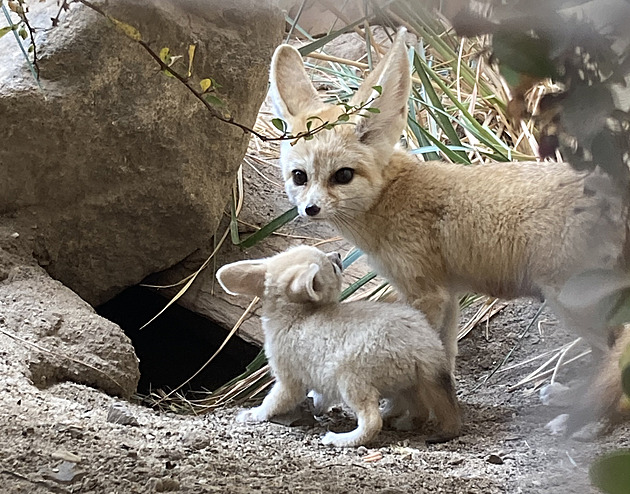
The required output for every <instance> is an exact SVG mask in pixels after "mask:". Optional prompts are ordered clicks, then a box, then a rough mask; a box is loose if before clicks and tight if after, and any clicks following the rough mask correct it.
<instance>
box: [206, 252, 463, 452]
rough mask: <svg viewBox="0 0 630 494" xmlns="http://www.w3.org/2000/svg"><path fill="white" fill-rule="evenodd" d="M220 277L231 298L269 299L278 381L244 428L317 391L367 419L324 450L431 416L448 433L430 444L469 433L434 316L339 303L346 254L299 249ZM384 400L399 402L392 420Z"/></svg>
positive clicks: (329, 440)
mask: <svg viewBox="0 0 630 494" xmlns="http://www.w3.org/2000/svg"><path fill="white" fill-rule="evenodd" d="M217 279H218V280H219V283H220V284H221V286H222V287H223V288H224V289H225V290H226V291H227V292H228V293H232V294H245V295H252V296H253V295H256V296H259V297H261V299H262V302H263V306H262V313H263V319H262V321H263V329H264V333H265V354H266V356H267V358H268V360H269V365H270V366H271V369H272V371H273V373H274V375H275V377H276V382H275V384H274V386H273V388H272V389H271V391H270V392H269V394H268V395H267V396H266V397H265V399H264V401H263V403H262V405H260V406H258V407H256V408H252V409H249V410H245V411H243V412H242V413H241V414H240V415H239V417H238V418H239V420H242V421H253V422H261V421H266V420H269V418H271V417H272V416H274V415H277V414H280V413H283V412H287V411H290V410H292V409H293V408H294V407H295V406H296V405H298V404H299V403H300V402H302V401H303V400H304V398H305V397H306V393H307V392H308V391H311V390H313V391H315V392H316V393H318V395H319V396H320V397H322V398H323V400H324V401H325V402H327V403H335V402H345V403H346V404H347V405H348V406H349V407H350V408H351V409H352V410H353V411H354V412H355V413H356V415H357V421H358V426H357V428H356V429H355V430H353V431H351V432H347V433H341V434H338V433H333V432H328V433H327V434H326V435H325V436H324V438H323V443H324V444H332V445H335V446H358V445H361V444H365V443H367V442H368V441H370V440H371V439H372V438H373V437H374V436H375V435H376V434H377V433H378V432H379V430H380V429H381V427H382V422H383V418H384V419H386V420H389V421H391V422H392V424H393V425H394V426H402V428H407V425H408V424H413V425H418V423H419V422H424V421H425V420H426V419H427V418H428V415H429V411H430V410H432V411H433V413H434V415H435V417H436V419H437V423H438V427H439V429H440V433H439V434H438V435H437V436H435V437H433V438H430V439H429V441H433V442H436V441H445V440H448V439H451V438H453V437H455V436H457V435H458V434H459V429H460V415H459V409H458V405H457V402H456V397H455V393H454V387H453V383H452V379H451V376H450V372H449V366H448V362H447V359H446V356H445V354H444V349H443V347H442V344H441V343H440V341H439V339H438V338H437V337H436V335H435V333H434V331H433V330H432V329H431V328H430V326H429V325H428V324H427V322H426V320H425V318H424V316H423V315H422V314H421V313H420V312H418V311H417V310H415V309H412V308H411V307H408V306H406V305H403V304H385V303H378V302H370V301H357V302H351V303H344V304H341V303H339V302H338V298H339V295H340V288H341V261H340V257H339V255H338V254H336V255H330V254H329V255H326V254H324V253H323V252H321V251H320V250H318V249H316V248H314V247H307V246H300V247H295V248H293V249H290V250H288V251H286V252H283V253H280V254H278V255H276V256H274V257H271V258H268V259H261V260H257V261H241V262H236V263H233V264H229V265H226V266H223V267H222V268H221V269H219V271H218V272H217ZM380 398H386V399H388V400H389V401H390V406H389V407H388V409H387V410H386V411H385V412H384V417H381V414H380V412H379V399H380Z"/></svg>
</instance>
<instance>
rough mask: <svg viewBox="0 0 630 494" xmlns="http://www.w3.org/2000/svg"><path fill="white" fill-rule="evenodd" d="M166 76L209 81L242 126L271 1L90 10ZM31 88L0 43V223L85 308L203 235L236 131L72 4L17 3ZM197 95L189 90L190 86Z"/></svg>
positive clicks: (236, 159) (227, 176) (275, 34)
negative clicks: (24, 24) (163, 63)
mask: <svg viewBox="0 0 630 494" xmlns="http://www.w3.org/2000/svg"><path fill="white" fill-rule="evenodd" d="M95 4H96V5H98V6H99V7H101V8H103V9H105V11H106V12H107V13H108V14H109V15H111V16H112V17H114V18H116V19H118V20H120V21H122V22H125V23H126V24H128V25H130V26H133V27H134V28H136V29H137V30H138V31H139V32H140V34H141V36H142V39H143V40H145V41H146V42H147V43H148V44H149V46H150V47H151V48H152V49H153V50H154V51H155V52H159V51H160V50H161V49H162V48H163V47H168V48H169V49H170V51H171V54H172V55H174V56H176V55H182V56H183V57H182V58H181V59H179V60H178V61H176V62H175V65H173V68H174V69H176V70H177V71H178V72H180V73H184V74H185V73H186V72H187V69H188V55H187V54H188V48H189V45H191V44H192V45H195V46H196V50H195V55H194V63H193V76H192V78H191V81H192V83H193V84H195V85H197V84H198V81H199V80H200V79H201V78H205V77H212V78H214V79H215V80H216V81H217V83H219V84H220V85H221V86H222V87H221V88H220V89H218V91H219V92H218V95H219V96H220V97H221V98H222V99H223V100H224V101H225V103H226V109H227V110H229V112H230V114H231V116H233V117H234V119H235V120H236V121H238V122H241V123H243V124H245V125H248V126H251V125H253V123H254V121H255V118H256V114H257V111H258V107H259V106H260V104H261V102H262V100H263V98H264V94H265V91H266V87H267V74H268V67H269V61H270V59H271V55H272V52H273V49H274V48H275V46H276V45H277V44H278V43H279V42H280V41H281V36H282V28H283V19H282V16H281V14H280V12H279V10H278V9H277V8H276V7H275V6H274V2H273V1H271V0H270V1H265V2H260V1H258V0H233V1H231V2H229V3H225V2H222V1H220V0H207V1H205V0H204V1H202V0H185V1H178V2H171V1H167V0H150V1H149V0H113V1H109V2H98V1H96V2H95ZM28 5H29V6H30V13H29V17H30V20H31V24H32V25H33V26H35V27H37V28H38V29H37V31H36V43H37V46H38V53H39V67H40V69H41V84H42V86H43V91H40V90H39V89H37V87H36V85H35V83H34V80H33V78H32V76H31V75H30V72H29V71H28V68H27V67H26V65H25V62H24V60H23V59H22V55H21V54H20V52H19V50H18V49H17V47H16V45H15V40H14V39H13V38H12V36H4V37H2V38H0V67H2V70H1V71H0V114H1V115H2V120H1V121H0V134H1V135H3V136H4V141H3V142H4V144H3V146H2V147H1V148H0V177H2V180H0V215H5V216H11V217H12V219H13V220H14V224H15V228H16V231H18V232H19V233H20V235H21V237H22V238H23V239H25V240H27V241H29V242H30V244H31V248H32V250H33V252H34V254H35V256H36V258H37V259H38V261H39V263H40V264H41V265H42V266H45V267H46V269H47V271H48V272H49V273H50V274H51V275H52V276H53V277H54V278H56V279H58V280H60V281H62V282H63V283H64V284H65V285H66V286H68V287H70V288H71V289H73V290H74V291H75V292H77V293H78V294H79V295H80V296H81V297H82V298H84V299H85V300H87V301H88V302H90V303H91V304H92V305H97V304H99V303H102V302H104V301H106V300H108V299H109V298H111V297H112V296H113V295H115V294H116V293H118V292H119V291H121V290H122V289H123V288H125V287H127V286H129V285H133V284H136V283H138V282H139V281H140V280H142V279H143V278H144V277H145V276H147V275H148V274H150V273H152V272H155V271H159V270H162V269H165V268H167V267H169V266H171V265H173V264H176V263H177V262H179V261H181V260H182V259H184V258H185V257H186V256H187V255H189V254H190V253H191V252H194V251H195V250H196V249H197V248H198V247H199V246H200V245H201V244H203V243H204V241H206V240H207V239H208V238H210V237H211V236H212V235H213V234H214V231H215V229H216V227H217V224H218V222H219V220H220V217H221V215H222V213H223V209H224V207H225V204H226V202H227V199H228V197H229V194H230V191H231V184H232V181H233V179H234V173H235V171H236V169H237V167H238V166H239V164H240V161H241V159H242V157H243V155H244V153H245V151H246V148H247V143H248V139H249V136H248V135H246V134H244V133H243V131H241V130H240V129H237V128H236V127H233V126H230V125H227V124H224V123H221V122H219V121H218V120H216V119H213V118H212V117H211V116H210V112H208V110H207V109H206V108H204V107H203V106H202V105H201V104H200V102H199V101H198V100H196V99H195V98H194V97H193V96H192V95H191V93H190V92H189V91H188V90H187V89H186V88H185V87H183V85H181V84H180V83H179V82H177V81H176V80H175V79H173V78H169V77H166V76H165V75H164V74H161V73H160V71H159V67H158V65H157V64H156V62H155V61H154V60H153V59H152V58H151V57H150V56H149V55H148V53H147V52H146V51H145V50H144V49H143V48H142V47H141V46H140V45H139V44H137V43H135V42H134V41H132V40H130V39H129V38H128V37H126V36H125V35H124V34H123V33H122V32H121V30H119V29H116V27H114V25H113V24H112V23H111V22H109V21H107V20H106V19H105V18H104V17H103V16H101V15H99V14H97V13H96V12H94V11H92V10H90V9H89V8H87V7H86V6H84V5H82V4H78V3H70V8H69V10H68V11H66V12H62V13H61V16H60V20H59V25H58V26H57V27H54V28H53V27H51V20H50V18H51V17H55V16H56V14H57V11H58V9H59V7H58V5H57V2H54V1H50V0H49V1H47V2H44V3H39V2H29V4H28ZM197 87H199V86H197Z"/></svg>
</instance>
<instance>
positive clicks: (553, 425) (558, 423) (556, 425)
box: [545, 413, 569, 436]
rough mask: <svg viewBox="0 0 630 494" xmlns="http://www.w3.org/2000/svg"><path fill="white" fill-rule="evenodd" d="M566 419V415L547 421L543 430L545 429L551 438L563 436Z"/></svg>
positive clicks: (565, 428) (567, 416) (567, 415)
mask: <svg viewBox="0 0 630 494" xmlns="http://www.w3.org/2000/svg"><path fill="white" fill-rule="evenodd" d="M568 418H569V414H568V413H563V414H560V415H558V416H557V417H556V418H555V419H553V420H551V421H549V422H548V423H547V425H545V429H547V430H548V431H549V432H550V433H551V435H552V436H557V435H560V434H564V433H565V432H566V430H567V420H568Z"/></svg>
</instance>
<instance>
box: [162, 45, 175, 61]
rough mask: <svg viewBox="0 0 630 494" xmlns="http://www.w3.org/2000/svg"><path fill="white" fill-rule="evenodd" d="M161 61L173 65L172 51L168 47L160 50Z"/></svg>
mask: <svg viewBox="0 0 630 494" xmlns="http://www.w3.org/2000/svg"><path fill="white" fill-rule="evenodd" d="M160 60H162V62H164V63H165V64H166V65H171V62H172V60H173V58H172V57H171V49H170V48H168V47H166V46H165V47H164V48H162V49H161V50H160Z"/></svg>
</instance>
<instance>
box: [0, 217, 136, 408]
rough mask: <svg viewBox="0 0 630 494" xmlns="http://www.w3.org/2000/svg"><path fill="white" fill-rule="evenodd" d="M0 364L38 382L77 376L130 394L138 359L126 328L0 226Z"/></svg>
mask: <svg viewBox="0 0 630 494" xmlns="http://www.w3.org/2000/svg"><path fill="white" fill-rule="evenodd" d="M0 348H2V352H1V353H0V369H1V370H2V372H3V374H5V375H7V376H8V375H13V376H14V378H15V379H16V380H17V381H20V380H23V379H24V378H25V377H26V378H29V379H30V380H31V382H32V383H33V384H35V385H36V386H38V387H47V386H49V385H52V384H54V383H56V382H60V381H66V380H69V381H74V382H77V383H82V384H87V385H90V386H94V387H97V388H100V389H102V390H104V391H106V392H108V393H110V394H114V395H119V396H123V397H130V396H131V395H132V394H133V393H134V392H135V390H136V387H137V384H138V380H139V379H140V370H139V368H138V359H137V358H136V354H135V353H134V349H133V346H132V345H131V342H130V341H129V339H128V338H127V337H126V336H125V334H124V333H123V331H122V329H120V327H118V326H117V325H116V324H114V323H112V322H111V321H108V320H106V319H103V318H102V317H100V316H99V315H97V314H96V313H95V312H94V310H93V309H92V308H91V307H90V306H89V305H88V304H87V303H86V302H85V301H83V300H81V298H80V297H79V296H77V295H76V294H75V293H73V292H72V291H71V290H69V289H68V288H66V287H64V286H63V285H62V284H61V283H60V282H58V281H55V280H53V279H52V278H51V277H50V276H49V275H48V274H47V273H46V271H44V270H43V269H42V268H41V267H40V266H38V265H37V263H36V262H35V261H34V260H33V258H32V257H31V256H30V254H29V252H27V251H26V250H25V248H24V246H23V243H22V242H21V240H20V238H19V236H18V235H17V234H16V233H15V232H13V231H11V230H9V229H7V228H0Z"/></svg>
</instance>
